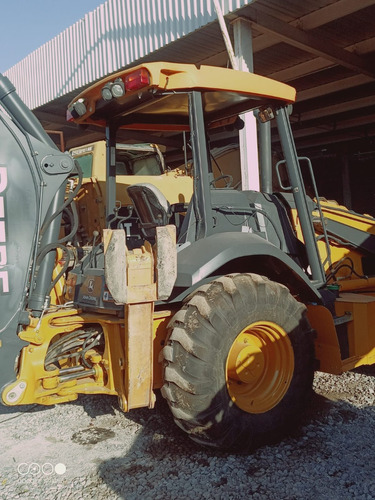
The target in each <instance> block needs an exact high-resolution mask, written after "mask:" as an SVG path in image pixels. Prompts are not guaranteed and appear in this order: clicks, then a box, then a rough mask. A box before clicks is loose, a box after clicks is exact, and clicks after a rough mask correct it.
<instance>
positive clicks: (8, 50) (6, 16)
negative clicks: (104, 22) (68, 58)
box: [0, 0, 105, 73]
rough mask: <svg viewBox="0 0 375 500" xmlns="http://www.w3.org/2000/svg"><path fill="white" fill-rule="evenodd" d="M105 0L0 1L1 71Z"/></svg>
mask: <svg viewBox="0 0 375 500" xmlns="http://www.w3.org/2000/svg"><path fill="white" fill-rule="evenodd" d="M104 2H105V0H2V1H0V54H1V55H0V73H3V72H4V71H6V70H7V69H9V68H11V67H12V66H14V65H15V64H17V63H18V62H19V61H21V60H22V59H23V58H24V57H26V56H27V55H28V54H30V53H31V52H33V51H34V50H36V49H37V48H38V47H40V46H41V45H43V44H44V43H46V42H48V40H51V39H52V38H54V37H55V36H56V35H58V34H59V33H61V32H62V31H64V30H65V29H66V28H68V27H69V26H71V25H72V24H74V23H75V22H77V21H79V20H80V19H82V18H83V17H84V15H85V14H87V13H88V12H90V11H92V10H95V9H96V7H98V6H99V5H101V4H102V3H104Z"/></svg>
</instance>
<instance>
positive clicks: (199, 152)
mask: <svg viewBox="0 0 375 500" xmlns="http://www.w3.org/2000/svg"><path fill="white" fill-rule="evenodd" d="M189 115H190V116H189V119H190V130H191V144H192V149H193V164H194V195H193V201H194V210H195V215H196V219H197V229H196V236H195V239H196V240H199V239H200V238H205V237H206V236H207V235H208V234H209V233H210V230H211V228H212V207H211V195H210V186H209V183H208V172H209V161H208V154H207V143H206V134H205V126H204V116H203V104H202V95H201V93H200V92H196V91H194V92H190V93H189Z"/></svg>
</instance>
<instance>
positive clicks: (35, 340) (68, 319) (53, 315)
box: [2, 230, 172, 411]
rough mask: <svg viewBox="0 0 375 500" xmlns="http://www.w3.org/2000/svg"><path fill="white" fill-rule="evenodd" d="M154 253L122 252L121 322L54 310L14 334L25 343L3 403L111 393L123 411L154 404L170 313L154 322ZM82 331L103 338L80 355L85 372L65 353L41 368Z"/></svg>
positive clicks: (147, 248)
mask: <svg viewBox="0 0 375 500" xmlns="http://www.w3.org/2000/svg"><path fill="white" fill-rule="evenodd" d="M118 231H121V230H118ZM106 243H107V249H108V247H109V246H110V245H111V235H110V230H107V234H106ZM154 253H155V258H157V255H158V249H157V247H156V248H154V249H153V248H152V247H151V246H150V245H149V244H148V243H147V242H146V244H145V246H144V247H142V248H137V249H134V250H130V251H129V250H127V256H126V259H125V260H124V262H125V265H124V269H123V272H125V273H126V288H127V293H126V297H127V301H126V304H125V305H124V308H125V310H124V318H122V319H121V318H117V317H116V316H113V315H109V314H100V315H98V314H90V313H81V312H80V311H79V310H77V309H73V308H71V309H68V308H61V307H60V308H58V307H57V308H52V309H51V311H49V312H47V313H46V314H45V315H43V316H42V317H41V318H40V319H37V318H34V319H32V321H31V324H30V325H29V326H27V327H26V328H25V329H24V330H23V331H22V332H21V333H20V334H19V336H20V338H22V340H24V341H25V342H28V345H27V346H26V347H24V348H23V349H22V352H21V356H20V361H19V370H18V376H17V380H16V381H15V382H13V383H12V384H10V385H8V386H7V387H6V388H5V390H4V391H3V393H2V398H3V401H4V403H5V404H7V405H16V404H31V403H39V404H44V405H51V404H55V403H62V402H66V401H72V400H75V399H76V398H77V397H78V394H79V393H87V394H111V395H117V396H118V399H119V404H120V407H121V408H122V409H123V410H124V411H127V410H129V409H131V408H138V407H143V406H149V407H152V406H153V405H154V401H155V397H154V393H153V388H154V379H155V387H160V385H161V383H162V375H161V364H160V363H159V361H158V356H159V353H160V350H161V348H162V346H163V345H164V343H165V337H166V327H167V324H168V322H169V319H170V316H171V314H172V312H171V310H167V311H162V312H158V313H156V314H155V319H154V313H153V309H154V302H155V301H156V299H157V287H156V283H155V269H154ZM116 269H117V268H116ZM119 272H121V270H120V271H119ZM88 328H94V329H96V330H98V331H100V332H103V335H104V343H103V345H104V348H103V349H102V350H101V349H99V348H97V349H95V348H92V349H90V350H89V351H88V352H87V353H86V354H85V355H84V356H85V358H86V359H88V360H89V361H90V364H91V367H89V369H82V368H83V367H82V363H81V361H78V359H79V358H74V357H72V356H68V355H66V357H65V356H64V357H62V358H61V357H60V360H59V364H60V366H56V365H55V368H54V369H52V370H51V366H49V367H47V366H46V365H45V363H46V362H45V360H46V356H47V355H48V352H49V349H51V347H52V349H53V345H54V343H55V342H57V341H59V340H60V339H62V338H63V337H66V336H67V335H69V334H73V333H75V334H76V335H79V334H80V332H84V331H85V329H88ZM154 345H155V348H154ZM82 349H83V348H82ZM82 349H81V352H82ZM47 357H48V356H47ZM86 368H87V367H86ZM75 369H78V370H79V371H78V370H77V372H75V373H78V374H79V376H78V377H77V378H74V377H75V376H74V374H73V376H72V377H71V378H70V379H69V380H66V379H64V375H63V371H64V370H68V371H69V374H71V372H72V371H74V370H75ZM68 378H69V375H68Z"/></svg>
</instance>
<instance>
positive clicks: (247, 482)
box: [0, 367, 375, 500]
mask: <svg viewBox="0 0 375 500" xmlns="http://www.w3.org/2000/svg"><path fill="white" fill-rule="evenodd" d="M314 389H315V395H314V397H313V399H312V402H311V405H310V406H309V407H308V408H307V409H306V414H305V416H304V420H303V423H302V426H301V427H300V428H299V429H296V430H295V431H294V433H293V434H292V435H290V436H288V437H287V438H285V439H284V440H283V441H282V442H281V443H278V444H277V445H272V446H266V447H264V448H261V449H258V450H256V451H255V452H253V453H252V454H250V455H236V454H228V453H218V452H215V451H212V450H207V449H202V448H199V447H198V446H197V445H195V444H194V443H192V442H191V441H190V440H189V439H188V438H187V437H186V436H185V435H184V434H183V433H182V432H181V431H179V429H178V428H177V427H176V426H175V425H174V423H173V421H172V419H171V417H170V415H169V410H168V408H167V407H166V405H165V403H164V402H163V401H159V402H158V404H157V406H156V408H155V409H154V410H148V409H140V410H132V411H131V412H129V413H128V414H123V413H121V412H120V411H119V410H118V408H117V400H116V398H111V397H103V396H81V397H80V398H79V399H78V401H76V402H74V403H70V404H64V405H57V406H55V407H41V406H33V407H26V406H24V407H18V408H16V409H15V408H13V409H11V408H5V407H0V442H1V456H0V498H1V499H4V500H5V499H6V500H9V499H15V498H17V499H27V500H32V499H38V500H49V499H51V500H52V499H53V500H55V499H56V500H63V499H70V498H74V500H80V499H90V500H91V499H97V500H102V499H106V500H109V499H126V500H132V499H134V500H138V499H139V498H140V497H142V498H143V499H155V500H157V499H166V500H168V499H194V500H199V499H225V500H227V499H239V498H243V497H248V498H251V499H260V500H266V499H270V500H271V499H272V500H275V499H277V500H284V499H285V500H286V499H287V500H299V499H301V500H309V499H314V500H319V499H324V500H336V499H337V500H346V499H348V500H352V499H368V500H370V499H374V498H375V460H374V455H375V443H374V439H373V438H374V435H375V411H374V406H373V405H374V401H375V367H369V368H365V369H363V370H360V371H356V372H351V373H346V374H344V375H342V376H340V377H336V376H330V375H326V374H322V373H317V374H316V376H315V381H314Z"/></svg>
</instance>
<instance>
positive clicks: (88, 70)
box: [5, 0, 253, 108]
mask: <svg viewBox="0 0 375 500" xmlns="http://www.w3.org/2000/svg"><path fill="white" fill-rule="evenodd" d="M252 1H253V0H222V1H221V5H222V10H223V13H225V14H226V13H228V12H233V11H235V10H236V9H239V8H240V7H242V6H244V5H247V4H251V3H252ZM215 19H216V13H215V9H214V6H213V3H211V2H210V1H207V0H107V1H106V2H105V3H103V4H102V5H100V6H99V7H98V8H97V9H95V10H94V11H92V12H89V13H88V14H87V15H85V17H84V18H83V19H81V20H80V21H78V22H77V23H76V24H74V25H73V26H70V27H69V28H68V29H67V30H65V31H64V32H62V33H61V34H60V35H58V36H56V37H55V38H54V39H53V40H51V41H49V42H48V43H46V44H45V45H43V46H42V47H40V48H39V49H37V50H36V51H34V52H33V53H32V54H30V55H29V56H28V57H26V58H25V59H24V60H23V61H21V62H20V63H18V64H17V65H15V66H14V67H13V68H11V69H9V70H8V71H6V73H5V74H6V75H7V76H8V77H9V78H10V80H11V81H12V82H13V83H14V85H15V86H16V88H17V89H18V92H19V94H20V96H21V98H22V99H23V100H24V101H25V102H26V104H27V105H28V106H29V107H30V108H36V107H39V106H41V105H43V104H45V103H47V102H49V101H52V100H53V99H56V98H58V97H60V96H62V95H64V94H67V93H69V92H71V91H73V90H75V89H78V88H81V87H83V86H85V85H87V84H89V83H92V82H94V81H95V80H97V79H99V78H101V77H102V76H105V75H107V74H108V73H112V72H114V71H116V70H118V69H120V68H123V67H125V66H128V65H130V64H133V63H135V62H136V61H138V60H139V59H142V58H144V57H146V56H147V55H149V54H151V53H153V52H155V51H156V50H158V49H160V48H162V47H165V46H167V45H168V44H170V43H171V42H173V41H175V40H178V39H180V38H182V37H184V36H185V35H187V34H189V33H191V32H193V31H195V30H197V29H199V28H201V27H202V26H205V25H207V24H209V23H211V22H212V21H214V20H215ZM205 45H206V46H205V50H213V48H214V47H213V46H211V47H210V46H209V40H206V41H205ZM201 49H202V47H196V49H195V50H196V51H197V50H198V51H200V50H201ZM179 57H180V58H181V52H179Z"/></svg>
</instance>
